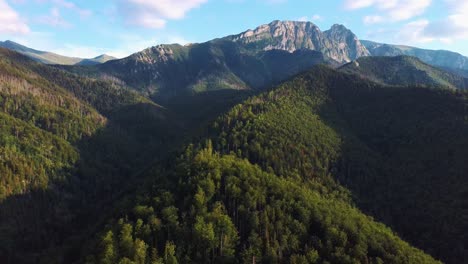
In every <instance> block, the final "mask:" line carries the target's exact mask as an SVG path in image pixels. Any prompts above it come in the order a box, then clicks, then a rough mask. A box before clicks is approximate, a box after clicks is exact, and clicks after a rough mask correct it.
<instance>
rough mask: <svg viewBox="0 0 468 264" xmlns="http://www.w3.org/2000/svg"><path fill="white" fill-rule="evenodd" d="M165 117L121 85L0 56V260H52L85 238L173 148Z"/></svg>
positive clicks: (175, 127) (2, 52) (175, 135)
mask: <svg viewBox="0 0 468 264" xmlns="http://www.w3.org/2000/svg"><path fill="white" fill-rule="evenodd" d="M170 116H171V114H170V113H168V111H167V110H166V109H164V108H163V107H161V106H159V105H156V104H155V103H153V102H151V101H150V100H148V99H146V98H144V97H142V96H140V95H138V94H137V93H136V92H134V91H131V90H129V89H127V88H126V87H124V86H122V85H120V84H116V83H112V82H108V81H97V80H92V79H86V78H82V77H78V76H75V75H72V74H70V73H67V72H64V71H61V70H58V69H56V68H52V67H49V66H46V65H43V64H40V63H36V62H33V61H32V60H30V59H28V58H27V57H26V56H23V55H20V54H19V53H16V52H13V51H10V50H6V49H0V143H1V144H0V150H1V152H0V153H1V154H0V214H1V215H2V217H1V218H0V233H1V235H0V259H2V260H7V263H10V262H11V263H13V262H14V263H34V262H36V260H37V259H38V258H42V257H44V256H49V255H50V256H53V257H54V258H55V257H57V256H60V255H62V254H63V252H60V251H58V250H56V249H54V248H56V247H62V246H63V243H64V241H65V240H66V239H75V238H76V237H78V238H80V237H83V236H85V235H86V234H85V233H82V232H84V230H86V229H87V228H89V226H90V225H91V223H93V221H96V219H97V218H98V217H100V215H101V214H103V215H105V214H104V213H103V211H105V210H104V209H103V206H104V205H108V204H109V203H112V199H113V197H115V196H117V195H119V193H122V192H126V191H128V189H129V188H134V186H138V184H137V183H135V182H138V177H137V175H138V172H139V171H141V170H142V169H144V168H145V167H147V166H148V164H151V163H152V162H153V161H154V160H155V159H156V157H158V155H162V154H163V153H166V151H167V150H168V149H170V147H171V144H172V143H174V142H176V140H179V136H180V134H183V130H182V129H181V128H180V125H179V124H178V123H177V120H175V119H173V118H171V117H170ZM174 144H175V143H174ZM163 146H164V147H163ZM115 190H119V191H115ZM89 216H94V219H93V218H88V217H89ZM54 250H55V251H54ZM50 251H52V253H51V252H50ZM55 261H57V260H55ZM59 262H60V261H59Z"/></svg>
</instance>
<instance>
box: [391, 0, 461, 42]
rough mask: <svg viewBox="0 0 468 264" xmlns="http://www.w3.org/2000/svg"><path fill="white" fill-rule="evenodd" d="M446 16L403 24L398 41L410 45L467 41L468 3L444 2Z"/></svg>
mask: <svg viewBox="0 0 468 264" xmlns="http://www.w3.org/2000/svg"><path fill="white" fill-rule="evenodd" d="M445 4H446V5H447V8H448V13H449V14H448V16H446V17H445V18H443V19H439V20H433V21H430V20H427V19H420V20H417V21H413V22H410V23H407V24H405V25H404V26H403V27H402V28H401V30H400V32H399V34H398V35H397V37H398V39H399V40H402V41H403V40H406V41H411V42H412V43H415V44H417V43H427V42H433V41H440V42H443V43H452V42H454V41H456V40H467V39H468V23H466V18H467V17H468V1H459V0H445Z"/></svg>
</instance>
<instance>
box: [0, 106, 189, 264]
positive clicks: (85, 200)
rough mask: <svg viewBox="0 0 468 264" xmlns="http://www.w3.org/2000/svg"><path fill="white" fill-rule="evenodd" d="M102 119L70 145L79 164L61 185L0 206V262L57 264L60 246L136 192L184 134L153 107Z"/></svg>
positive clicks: (81, 234) (123, 110) (80, 235)
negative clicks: (145, 174)
mask: <svg viewBox="0 0 468 264" xmlns="http://www.w3.org/2000/svg"><path fill="white" fill-rule="evenodd" d="M108 118H109V122H108V123H107V125H106V126H105V127H104V128H102V129H100V130H99V131H97V132H96V133H95V134H94V135H93V136H92V137H89V138H84V139H82V140H81V141H80V142H78V143H77V144H76V148H77V149H78V152H79V153H80V159H79V161H78V162H77V163H76V164H75V166H74V168H73V170H72V171H66V172H65V171H64V172H62V173H63V174H68V175H71V176H70V177H68V178H67V179H66V180H65V181H66V182H50V183H49V187H48V188H47V189H45V190H32V191H31V192H29V193H26V194H20V195H12V196H9V197H7V198H6V199H4V200H3V201H1V203H0V215H1V217H0V243H1V244H0V259H2V260H6V263H38V262H39V260H41V261H42V262H45V263H54V262H57V263H61V262H62V263H63V261H64V259H60V258H59V259H55V257H57V256H60V255H59V254H60V253H61V251H62V250H63V248H62V246H63V243H64V241H68V242H69V241H70V240H76V243H77V244H75V246H76V245H79V244H78V243H79V242H80V240H82V239H83V238H84V236H86V232H87V231H89V229H90V227H91V226H96V224H98V223H99V219H102V217H103V216H102V213H103V211H105V210H107V209H109V208H111V207H112V204H113V203H114V200H116V199H118V197H121V196H122V195H123V193H125V192H130V191H132V190H133V189H134V188H136V187H137V184H135V182H136V181H139V180H141V179H138V177H137V176H138V174H139V173H140V172H141V171H142V170H144V169H145V168H146V167H148V166H149V165H151V164H153V162H154V161H155V160H158V159H160V158H161V157H163V156H164V155H166V154H167V153H168V151H169V150H170V149H171V146H172V145H174V144H175V142H177V141H178V140H180V138H181V136H182V135H183V132H184V128H183V127H182V126H181V125H180V124H179V123H177V120H176V119H174V118H173V117H171V115H170V114H169V113H168V111H167V110H166V109H164V108H161V107H159V106H157V105H154V104H143V103H141V104H136V105H130V106H126V107H122V108H121V109H119V110H117V111H115V112H113V113H111V114H110V115H109V116H108ZM67 244H70V243H67ZM71 244H73V243H71ZM77 248H79V247H77ZM59 249H60V250H59ZM75 249H76V248H75ZM54 251H55V252H54ZM73 254H78V255H79V252H73ZM73 254H72V255H73ZM62 257H63V256H62ZM72 258H73V257H72ZM3 263H5V262H3Z"/></svg>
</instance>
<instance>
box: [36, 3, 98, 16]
mask: <svg viewBox="0 0 468 264" xmlns="http://www.w3.org/2000/svg"><path fill="white" fill-rule="evenodd" d="M36 2H39V3H51V4H54V5H55V7H60V8H66V9H69V10H72V11H74V12H76V13H77V14H78V15H79V16H80V17H88V16H90V15H92V13H93V12H92V11H91V10H89V9H85V8H81V7H79V6H78V5H76V4H75V3H73V2H70V1H67V0H36Z"/></svg>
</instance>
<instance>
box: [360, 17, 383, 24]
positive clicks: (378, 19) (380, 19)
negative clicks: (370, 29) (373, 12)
mask: <svg viewBox="0 0 468 264" xmlns="http://www.w3.org/2000/svg"><path fill="white" fill-rule="evenodd" d="M384 20H385V19H384V18H383V17H381V16H365V17H364V24H366V25H371V24H377V23H382V22H383V21H384Z"/></svg>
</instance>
